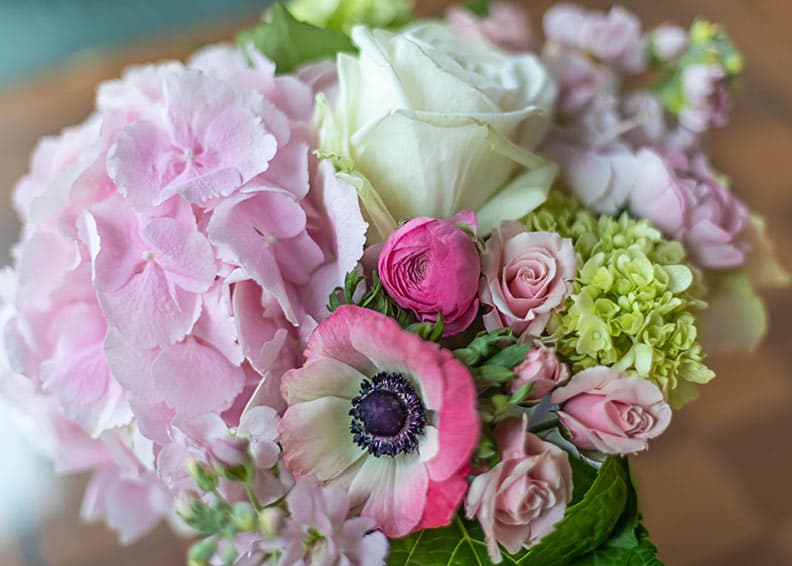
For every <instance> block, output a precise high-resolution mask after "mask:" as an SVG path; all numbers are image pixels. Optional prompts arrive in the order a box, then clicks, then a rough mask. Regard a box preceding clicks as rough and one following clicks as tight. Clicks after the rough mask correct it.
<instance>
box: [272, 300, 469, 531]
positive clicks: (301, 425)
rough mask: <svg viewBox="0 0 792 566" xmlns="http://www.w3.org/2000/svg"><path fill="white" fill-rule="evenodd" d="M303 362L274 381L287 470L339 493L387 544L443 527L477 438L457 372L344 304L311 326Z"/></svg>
mask: <svg viewBox="0 0 792 566" xmlns="http://www.w3.org/2000/svg"><path fill="white" fill-rule="evenodd" d="M305 356H306V358H307V362H306V363H305V365H304V366H303V367H301V368H299V369H295V370H292V371H290V372H288V373H286V375H284V376H283V379H282V389H283V396H284V397H285V399H286V402H287V404H288V409H286V412H285V413H284V415H283V419H282V420H281V424H280V440H281V445H282V446H283V458H284V460H285V462H286V465H287V467H288V468H289V470H290V471H291V472H292V473H293V474H294V475H295V476H296V477H298V478H300V477H304V476H308V477H311V478H314V479H316V480H317V481H319V482H320V483H321V484H323V485H328V486H338V487H341V488H343V489H344V490H346V491H347V493H348V494H349V497H350V500H351V505H352V508H354V509H355V510H359V511H360V514H361V516H363V517H367V518H370V519H373V520H374V526H375V528H377V529H380V530H382V531H383V532H384V533H385V534H386V535H387V536H389V537H400V536H404V535H406V534H408V533H410V532H412V531H416V530H419V529H424V528H432V527H440V526H444V525H447V524H449V523H450V521H451V518H452V517H453V515H454V513H455V512H456V509H457V506H458V505H459V502H460V501H461V500H462V497H463V495H464V493H465V491H466V489H467V482H466V480H465V475H466V474H467V473H468V470H469V468H470V459H471V456H472V454H473V451H474V449H475V447H476V444H477V443H478V437H479V426H480V425H479V416H478V412H477V410H476V388H475V385H474V383H473V380H472V379H471V377H470V374H469V372H468V370H467V369H466V368H465V366H463V365H462V364H461V363H459V362H458V361H457V360H455V359H454V357H453V356H452V355H451V352H450V351H448V350H444V349H441V348H440V346H439V345H437V344H435V343H433V342H428V341H424V340H422V339H421V338H420V337H418V336H417V335H416V334H413V333H411V332H407V331H405V330H403V329H402V328H401V327H400V326H399V325H398V323H397V322H396V321H395V320H393V319H391V318H388V317H385V316H383V315H381V314H379V313H377V312H374V311H371V310H368V309H363V308H360V307H356V306H349V305H345V306H342V307H340V308H339V309H338V310H336V311H335V312H334V313H333V314H331V315H330V317H329V318H327V319H326V320H325V321H324V322H322V323H321V324H320V325H319V326H318V327H317V329H316V330H315V331H314V333H313V335H312V336H311V338H310V340H309V342H308V349H307V350H306V353H305ZM430 412H431V413H430ZM429 414H432V415H433V417H432V419H431V420H429V418H428V415H429ZM350 417H351V418H350Z"/></svg>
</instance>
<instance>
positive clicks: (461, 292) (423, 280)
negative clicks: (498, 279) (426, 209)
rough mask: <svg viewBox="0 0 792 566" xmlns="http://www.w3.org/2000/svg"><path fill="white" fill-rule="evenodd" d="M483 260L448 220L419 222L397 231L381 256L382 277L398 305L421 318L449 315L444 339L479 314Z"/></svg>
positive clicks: (416, 221)
mask: <svg viewBox="0 0 792 566" xmlns="http://www.w3.org/2000/svg"><path fill="white" fill-rule="evenodd" d="M478 266H479V257H478V252H477V251H476V246H475V245H474V243H473V241H472V240H471V239H470V236H469V235H468V234H467V233H465V232H464V231H463V230H461V229H460V228H458V227H457V226H455V225H454V224H452V223H451V222H446V221H445V220H438V219H436V218H429V217H419V218H413V219H412V220H410V221H409V222H407V223H406V224H404V225H403V226H401V228H399V229H398V230H396V231H395V232H394V233H392V234H391V235H390V236H389V237H388V239H387V241H386V242H385V246H384V247H383V248H382V252H381V253H380V257H379V263H378V268H379V276H380V279H381V280H382V284H383V285H384V287H385V289H386V290H387V291H388V294H389V295H390V296H391V298H392V299H393V300H394V301H396V303H397V304H398V305H399V306H401V307H403V308H405V309H409V310H411V311H412V312H413V313H415V316H416V317H418V320H421V321H429V322H435V321H436V320H437V319H438V316H439V315H442V316H443V322H444V323H445V329H444V331H443V335H444V336H451V335H453V334H458V333H460V332H462V331H463V330H465V329H466V328H467V327H468V326H470V324H471V323H472V322H473V319H474V318H476V314H478V307H479V300H478V278H479V267H478Z"/></svg>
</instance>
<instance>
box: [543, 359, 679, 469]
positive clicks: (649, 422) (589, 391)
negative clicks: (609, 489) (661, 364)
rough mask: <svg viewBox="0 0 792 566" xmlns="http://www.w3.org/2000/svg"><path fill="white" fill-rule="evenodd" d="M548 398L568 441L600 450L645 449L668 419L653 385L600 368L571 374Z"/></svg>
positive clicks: (667, 410) (625, 451)
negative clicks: (556, 408)
mask: <svg viewBox="0 0 792 566" xmlns="http://www.w3.org/2000/svg"><path fill="white" fill-rule="evenodd" d="M552 401H553V403H556V404H560V405H561V410H560V411H559V412H558V416H559V418H560V419H561V423H562V424H563V425H564V426H565V427H566V428H567V429H568V430H569V433H570V435H571V440H572V443H573V444H574V445H575V446H577V447H578V448H581V449H583V450H599V451H600V452H603V453H605V454H634V453H636V452H641V451H642V450H646V448H647V446H648V442H647V441H648V440H649V439H650V438H655V437H656V436H659V435H660V434H661V433H662V432H663V431H664V430H665V429H666V428H667V427H668V424H669V423H670V422H671V407H669V406H668V403H666V402H665V400H664V399H663V394H662V392H661V391H660V389H658V387H657V386H656V385H655V384H654V383H652V382H651V381H649V380H648V379H645V378H643V377H638V376H631V375H627V374H625V373H622V372H620V371H618V370H615V369H612V368H608V367H603V366H597V367H592V368H588V369H584V370H583V371H581V372H580V373H578V374H575V375H574V376H572V379H571V380H570V381H569V383H568V384H567V385H565V386H564V387H561V388H559V389H556V390H555V391H554V392H553V396H552Z"/></svg>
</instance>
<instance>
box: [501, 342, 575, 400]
mask: <svg viewBox="0 0 792 566" xmlns="http://www.w3.org/2000/svg"><path fill="white" fill-rule="evenodd" d="M514 373H515V375H516V376H517V377H516V378H515V379H514V380H513V381H512V382H511V383H510V384H509V390H510V392H511V393H517V392H518V391H519V390H520V389H521V388H522V387H523V386H524V385H527V384H531V385H532V387H531V391H530V393H528V396H527V397H526V399H528V400H531V401H535V400H537V399H541V398H542V397H544V396H545V395H547V394H548V393H550V391H552V390H553V389H554V388H555V387H558V386H559V385H562V384H564V383H566V382H567V380H568V379H569V368H568V367H567V366H566V365H565V364H564V363H562V362H561V360H559V359H558V356H557V355H556V351H555V350H554V349H553V348H548V347H547V346H544V345H542V344H537V345H536V346H535V347H533V348H532V349H531V350H530V351H529V352H528V354H527V355H526V357H525V361H523V362H521V363H520V364H519V365H518V366H516V367H515V368H514Z"/></svg>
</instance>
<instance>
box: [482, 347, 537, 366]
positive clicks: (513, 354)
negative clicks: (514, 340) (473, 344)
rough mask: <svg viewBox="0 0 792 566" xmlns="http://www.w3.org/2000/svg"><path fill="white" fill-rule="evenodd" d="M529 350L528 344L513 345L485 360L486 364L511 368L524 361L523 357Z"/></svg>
mask: <svg viewBox="0 0 792 566" xmlns="http://www.w3.org/2000/svg"><path fill="white" fill-rule="evenodd" d="M530 349H531V345H530V344H514V345H512V346H509V347H507V348H504V349H503V350H501V351H500V352H498V353H497V354H495V355H494V356H492V357H491V358H490V359H489V360H487V364H488V365H494V366H503V367H505V368H513V367H514V366H516V365H519V364H521V363H522V362H524V361H525V356H526V354H528V351H529V350H530Z"/></svg>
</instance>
